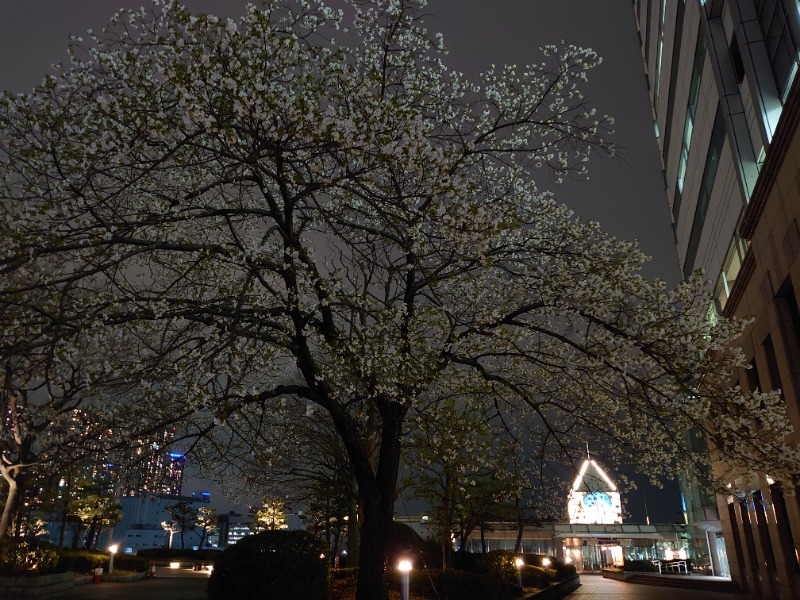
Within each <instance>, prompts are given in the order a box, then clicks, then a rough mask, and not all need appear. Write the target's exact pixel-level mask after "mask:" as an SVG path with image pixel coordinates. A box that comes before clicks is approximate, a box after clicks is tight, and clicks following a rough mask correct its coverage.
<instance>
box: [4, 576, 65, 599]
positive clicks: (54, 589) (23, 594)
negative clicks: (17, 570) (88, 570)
mask: <svg viewBox="0 0 800 600" xmlns="http://www.w3.org/2000/svg"><path fill="white" fill-rule="evenodd" d="M74 587H75V576H74V575H73V574H72V573H58V574H55V575H21V576H19V577H0V598H3V600H27V599H29V598H36V599H38V600H49V599H50V598H69V597H71V596H72V592H73V588H74Z"/></svg>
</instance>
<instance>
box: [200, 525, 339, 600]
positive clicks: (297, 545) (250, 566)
mask: <svg viewBox="0 0 800 600" xmlns="http://www.w3.org/2000/svg"><path fill="white" fill-rule="evenodd" d="M324 552H325V545H324V544H323V543H322V542H321V541H320V540H318V539H317V538H315V537H314V536H312V535H311V534H309V533H307V532H305V531H265V532H263V533H258V534H256V535H250V536H247V537H244V538H242V539H241V540H239V541H238V542H237V543H236V544H234V545H233V546H230V547H229V548H228V549H226V550H225V551H224V552H223V553H222V554H221V555H220V556H219V558H218V559H217V561H216V562H215V563H214V571H213V573H212V574H211V578H210V579H209V582H208V598H209V600H238V599H240V598H280V599H281V600H295V599H296V600H306V599H307V600H325V599H326V597H327V576H328V564H327V560H326V559H324V558H320V555H321V554H323V553H324Z"/></svg>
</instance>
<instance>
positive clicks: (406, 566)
mask: <svg viewBox="0 0 800 600" xmlns="http://www.w3.org/2000/svg"><path fill="white" fill-rule="evenodd" d="M397 570H398V571H400V572H401V573H402V574H403V580H402V581H403V587H402V592H401V595H402V600H408V574H409V573H410V572H411V561H410V560H401V561H400V562H399V563H398V564H397Z"/></svg>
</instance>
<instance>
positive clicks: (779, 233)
mask: <svg viewBox="0 0 800 600" xmlns="http://www.w3.org/2000/svg"><path fill="white" fill-rule="evenodd" d="M798 124H800V85H799V84H798V83H797V82H796V83H795V85H794V86H793V88H792V91H791V93H790V95H789V97H788V98H787V101H786V103H785V110H784V113H783V118H782V120H781V123H780V124H779V126H778V129H777V130H776V133H775V136H774V138H773V141H772V145H771V148H770V151H769V153H768V154H767V161H766V163H765V165H764V168H763V169H762V175H763V178H762V179H760V180H759V182H758V184H757V186H756V189H755V191H754V194H753V198H752V201H751V203H750V205H749V206H748V209H747V211H746V212H745V215H744V218H743V223H742V228H741V230H742V234H743V236H745V238H746V239H748V240H749V243H750V248H749V252H748V256H747V262H746V264H745V268H744V269H743V271H744V273H743V274H742V275H741V276H740V277H739V279H738V280H737V282H736V286H735V290H734V295H733V296H732V297H731V298H730V300H729V302H728V304H727V305H726V308H725V313H726V314H729V315H732V316H737V317H742V318H753V319H754V320H753V321H752V323H751V324H750V325H749V326H748V327H747V329H746V330H745V332H744V334H743V336H742V339H741V342H742V346H743V348H744V351H745V353H746V355H747V357H748V358H750V359H751V360H752V361H753V365H754V367H753V373H750V374H748V373H740V374H739V383H740V384H741V385H742V386H744V387H746V388H749V387H752V385H753V382H754V381H755V380H756V379H755V378H754V375H756V377H757V381H758V382H759V383H760V384H761V387H762V388H763V389H781V390H782V394H783V398H784V400H785V404H786V408H787V414H788V416H789V418H790V420H791V422H792V425H793V427H794V430H795V431H794V434H793V435H792V439H791V441H793V442H795V443H797V442H800V394H799V392H800V377H799V376H800V362H799V361H798V359H800V351H799V350H800V329H799V327H800V321H798V320H797V314H798V312H797V311H798V307H797V298H798V297H800V136H798ZM793 311H794V314H793ZM732 491H733V492H734V493H733V494H732V495H731V496H729V497H727V498H724V499H722V498H721V499H720V505H721V508H722V507H724V508H725V509H726V510H724V512H725V513H727V518H726V519H725V520H724V522H723V526H724V529H725V531H726V532H729V533H730V536H731V537H732V538H733V537H736V538H739V539H741V540H744V549H743V550H744V551H743V555H744V557H743V560H741V561H739V564H737V565H736V573H735V577H736V578H737V580H738V581H740V583H741V584H742V586H743V587H745V589H747V590H749V591H751V592H753V593H756V594H760V595H762V596H764V597H775V598H797V597H800V562H798V554H797V552H798V541H800V512H799V509H800V505H799V504H798V496H797V488H796V487H794V485H793V484H792V483H791V482H776V481H773V480H772V479H771V478H770V477H769V474H747V475H743V476H742V477H740V478H739V479H738V480H737V481H735V482H734V485H733V486H732ZM731 507H732V508H733V509H734V510H731ZM751 538H752V542H750V541H749V540H750V539H751ZM750 545H752V547H749V546H750Z"/></svg>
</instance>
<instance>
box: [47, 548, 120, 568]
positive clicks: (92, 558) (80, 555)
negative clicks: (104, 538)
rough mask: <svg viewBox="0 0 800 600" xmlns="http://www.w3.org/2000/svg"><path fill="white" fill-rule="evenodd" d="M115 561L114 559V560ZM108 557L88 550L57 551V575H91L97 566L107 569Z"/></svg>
mask: <svg viewBox="0 0 800 600" xmlns="http://www.w3.org/2000/svg"><path fill="white" fill-rule="evenodd" d="M115 560H116V559H115ZM108 561H109V556H108V555H107V554H101V553H99V552H92V551H89V550H59V551H58V571H59V573H69V572H73V573H91V572H92V569H94V568H95V567H96V566H97V565H103V568H104V569H106V568H108Z"/></svg>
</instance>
